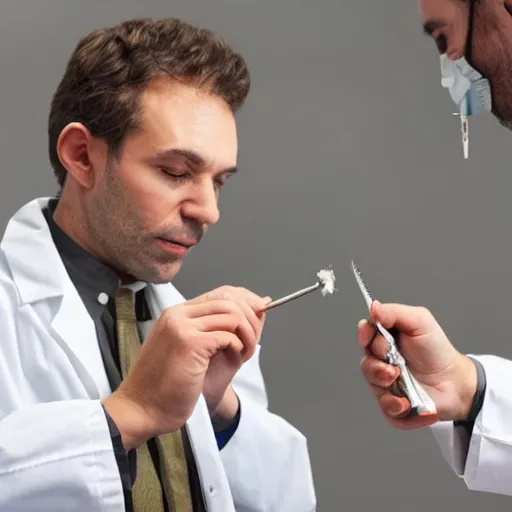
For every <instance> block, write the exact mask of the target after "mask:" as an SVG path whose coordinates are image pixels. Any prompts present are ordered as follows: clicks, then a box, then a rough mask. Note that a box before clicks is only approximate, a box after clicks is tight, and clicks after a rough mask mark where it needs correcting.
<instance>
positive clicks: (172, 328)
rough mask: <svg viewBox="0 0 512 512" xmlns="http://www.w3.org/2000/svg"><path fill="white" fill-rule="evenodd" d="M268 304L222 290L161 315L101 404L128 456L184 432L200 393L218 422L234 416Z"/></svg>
mask: <svg viewBox="0 0 512 512" xmlns="http://www.w3.org/2000/svg"><path fill="white" fill-rule="evenodd" d="M269 301H270V300H269V299H263V298H261V297H258V296H257V295H255V294H253V293H251V292H249V291H248V290H245V289H240V288H234V287H222V288H219V289H217V290H215V291H213V292H210V293H208V294H205V295H202V296H199V297H197V298H195V299H193V300H190V301H187V302H185V303H184V304H180V305H177V306H173V307H170V308H168V309H167V310H165V311H164V312H163V314H162V316H161V317H160V318H159V319H158V321H157V322H156V323H155V325H154V327H153V329H152V330H151V332H150V334H149V336H148V338H147V340H146V341H145V342H144V344H143V345H142V347H141V350H140V353H139V357H138V359H137V362H136V363H135V365H134V366H133V368H132V370H131V371H130V373H129V374H128V375H127V377H126V378H125V379H124V381H123V382H122V383H121V385H120V386H119V388H118V389H117V390H116V391H115V392H114V393H113V394H112V395H111V396H109V397H107V398H106V399H105V400H104V401H103V404H104V406H105V408H106V409H107V411H108V413H109V414H110V416H111V417H112V418H113V420H114V422H115V423H116V425H117V427H118V428H119V430H120V432H121V436H122V438H123V443H124V445H125V448H126V449H127V450H129V449H132V448H136V447H137V446H139V445H140V444H142V443H143V442H145V441H146V440H148V439H150V438H152V437H155V436H158V435H161V434H164V433H168V432H173V431H176V430H178V429H179V428H180V427H181V426H182V425H183V424H184V423H185V422H186V421H187V420H188V418H189V417H190V415H191V414H192V412H193V410H194V407H195V405H196V403H197V400H198V398H199V396H200V394H201V393H203V394H204V396H205V399H206V401H207V404H208V407H209V410H210V413H211V414H212V416H215V419H216V420H217V421H223V420H229V416H230V415H232V416H234V415H235V414H236V408H235V409H234V411H233V403H234V402H233V400H232V399H233V395H232V394H231V393H230V383H231V380H232V378H233V376H234V375H235V373H236V372H237V371H238V370H239V368H240V367H241V366H242V364H243V363H244V362H246V361H247V360H248V359H250V358H251V357H252V355H253V354H254V352H255V349H256V344H257V343H258V342H259V339H260V336H261V331H262V328H263V319H264V315H263V314H262V313H259V312H260V311H261V310H262V309H263V308H264V307H265V305H266V304H268V302H269ZM257 312H258V313H257ZM231 392H232V390H231ZM233 394H234V393H233Z"/></svg>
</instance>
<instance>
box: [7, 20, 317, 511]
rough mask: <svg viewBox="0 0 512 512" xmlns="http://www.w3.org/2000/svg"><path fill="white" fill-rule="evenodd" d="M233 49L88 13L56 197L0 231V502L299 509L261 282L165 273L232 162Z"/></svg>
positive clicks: (66, 113)
mask: <svg viewBox="0 0 512 512" xmlns="http://www.w3.org/2000/svg"><path fill="white" fill-rule="evenodd" d="M249 83H250V80H249V73H248V70H247V68H246V65H245V62H244V60H243V59H242V57H241V56H240V55H238V54H236V53H235V52H233V51H232V50H231V48H230V47H229V46H228V45H227V44H226V43H224V42H223V41H222V40H221V39H220V38H219V37H218V36H216V35H215V34H213V33H211V32H208V31H206V30H202V29H199V28H195V27H192V26H190V25H188V24H185V23H183V22H181V21H179V20H172V19H168V20H162V21H157V22H154V21H151V20H132V21H129V22H126V23H123V24H121V25H119V26H116V27H112V28H108V29H104V30H98V31H96V32H93V33H91V34H89V35H88V36H86V37H85V38H84V39H82V40H81V41H80V42H79V44H78V46H77V48H76V49H75V51H74V52H73V54H72V56H71V58H70V60H69V62H68V65H67V68H66V70H65V74H64V77H63V78H62V81H61V82H60V84H59V86H58V89H57V91H56V93H55V95H54V98H53V101H52V105H51V111H50V116H49V130H48V133H49V151H50V160H51V164H52V167H53V169H54V172H55V175H56V177H57V180H58V183H59V185H60V193H59V194H58V197H56V198H38V199H35V200H33V201H31V202H29V203H28V204H26V205H24V206H23V207H21V209H20V210H19V211H18V212H17V213H16V214H15V215H14V216H13V217H12V218H11V219H10V221H9V223H8V225H7V228H6V231H5V234H4V237H3V239H2V241H1V244H0V305H1V306H0V325H1V326H2V327H1V333H2V334H1V338H0V390H1V392H0V511H1V512H21V511H34V510H40V511H48V512H50V511H51V512H69V511H72V510H73V511H75V510H76V511H83V512H100V511H101V512H124V511H125V510H127V511H133V512H139V511H141V510H144V511H148V512H153V511H154V512H163V511H164V510H165V511H172V512H175V511H176V512H181V511H188V512H191V511H205V510H206V511H208V512H230V511H231V512H234V511H237V512H256V511H258V512H271V511H272V512H311V511H314V510H315V508H316V502H315V493H314V487H313V478H312V474H311V467H310V461H309V456H308V449H307V442H306V440H305V438H304V436H303V435H302V434H301V433H300V432H298V431H297V430H296V429H295V428H294V427H293V426H291V425H290V424H289V423H287V422H286V421H285V420H283V419H282V418H280V417H278V416H276V415H274V414H272V413H270V412H269V411H268V409H267V396H266V391H265V386H264V381H263V377H262V374H261V371H260V367H259V350H260V348H259V344H258V342H259V339H260V336H261V331H262V329H263V321H264V314H263V313H262V311H263V309H264V307H265V305H266V303H267V302H268V300H269V299H268V298H265V299H264V298H261V297H259V296H257V295H255V294H254V293H252V292H250V291H248V290H245V289H240V288H234V287H222V288H219V289H216V290H214V291H212V292H210V293H207V294H205V295H203V296H200V297H197V298H195V299H192V300H189V301H185V299H184V298H183V297H182V296H181V295H180V293H179V292H178V291H177V290H176V289H175V288H174V287H173V285H172V284H170V281H171V280H172V278H173V277H174V276H175V275H176V273H177V272H178V270H179V268H180V266H181V263H182V260H183V257H184V256H185V254H186V253H187V252H188V251H189V250H190V249H191V248H192V246H194V245H196V244H197V243H199V241H200V239H201V238H202V236H203V235H204V233H205V231H206V228H207V226H208V225H210V224H214V223H216V222H217V220H218V218H219V211H218V206H217V202H218V195H219V192H220V190H221V188H222V187H223V185H224V184H225V183H226V181H227V180H228V178H229V177H230V176H232V175H233V174H235V172H236V159H237V140H236V124H235V116H234V115H235V113H236V111H237V110H238V109H239V108H240V106H241V105H242V104H243V102H244V100H245V98H246V95H247V93H248V91H249Z"/></svg>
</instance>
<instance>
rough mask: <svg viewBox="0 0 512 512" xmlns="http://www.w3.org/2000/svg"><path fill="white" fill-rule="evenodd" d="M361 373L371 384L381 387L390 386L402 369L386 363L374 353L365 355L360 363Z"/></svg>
mask: <svg viewBox="0 0 512 512" xmlns="http://www.w3.org/2000/svg"><path fill="white" fill-rule="evenodd" d="M360 368H361V373H362V374H363V377H364V378H365V379H366V381H367V382H368V383H369V384H373V385H375V386H379V387H381V388H388V387H390V386H391V385H392V384H393V382H395V380H396V378H397V377H398V375H399V374H400V370H399V369H398V368H396V367H395V366H393V365H390V364H387V363H384V362H383V361H381V360H379V359H377V358H376V357H374V356H372V355H367V356H365V357H363V359H362V360H361V364H360Z"/></svg>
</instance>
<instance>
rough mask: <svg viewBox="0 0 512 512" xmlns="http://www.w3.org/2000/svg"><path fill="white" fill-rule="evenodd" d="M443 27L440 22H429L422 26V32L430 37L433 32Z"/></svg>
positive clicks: (442, 23) (443, 24)
mask: <svg viewBox="0 0 512 512" xmlns="http://www.w3.org/2000/svg"><path fill="white" fill-rule="evenodd" d="M444 26H445V23H444V22H443V21H440V20H430V21H427V22H426V23H424V24H423V32H424V33H425V34H427V35H429V36H431V35H432V32H434V30H437V29H440V28H443V27H444Z"/></svg>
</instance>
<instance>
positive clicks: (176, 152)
mask: <svg viewBox="0 0 512 512" xmlns="http://www.w3.org/2000/svg"><path fill="white" fill-rule="evenodd" d="M176 156H180V157H183V158H185V159H186V160H188V161H189V162H190V163H192V164H193V165H195V166H197V167H205V164H206V162H205V160H204V158H203V157H202V156H201V155H200V154H199V153H196V152H195V151H192V150H190V149H179V148H173V149H166V150H164V151H159V152H158V153H157V154H156V158H157V159H158V160H159V159H162V160H165V159H169V158H172V157H176Z"/></svg>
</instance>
